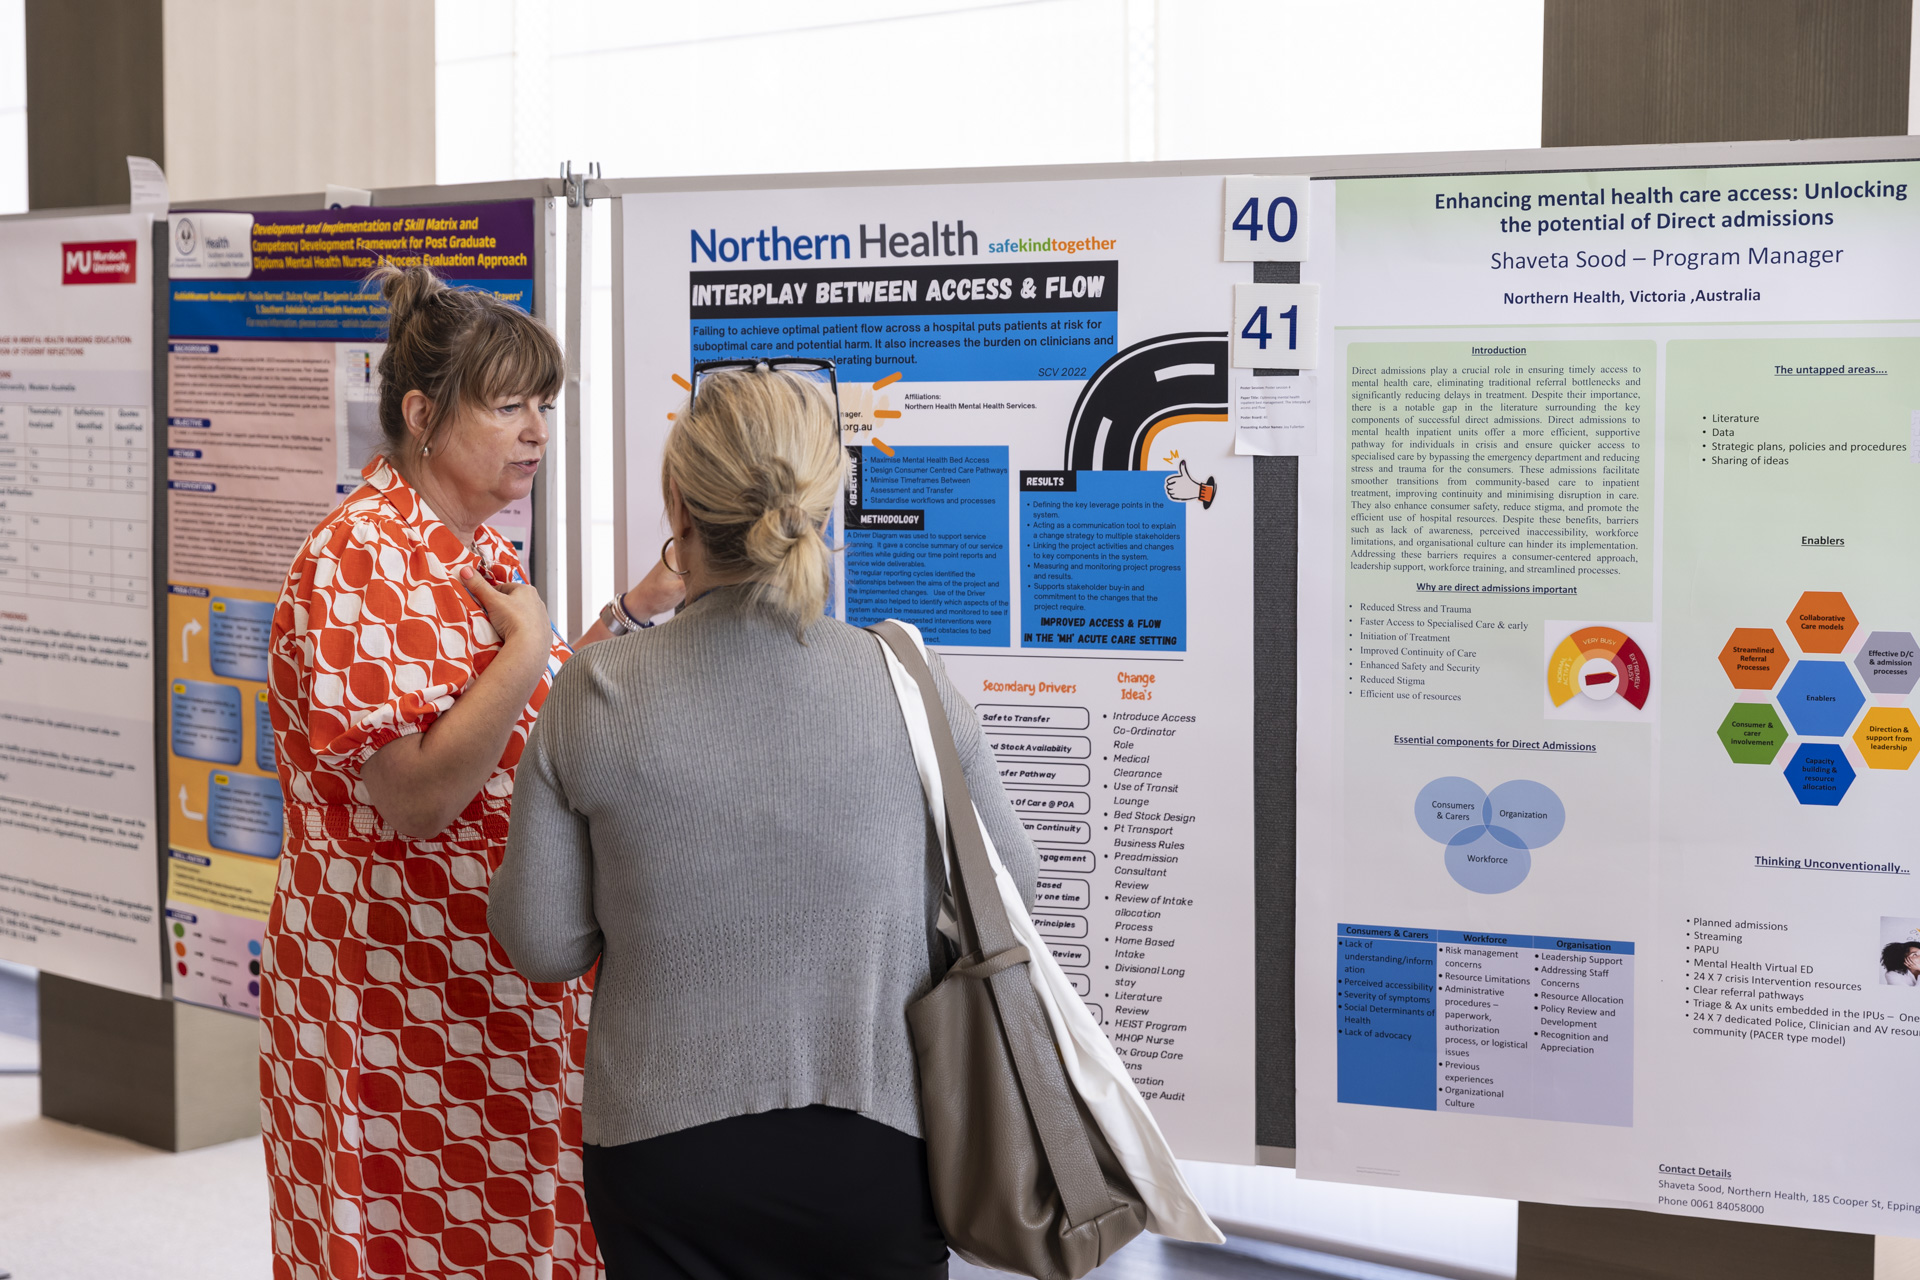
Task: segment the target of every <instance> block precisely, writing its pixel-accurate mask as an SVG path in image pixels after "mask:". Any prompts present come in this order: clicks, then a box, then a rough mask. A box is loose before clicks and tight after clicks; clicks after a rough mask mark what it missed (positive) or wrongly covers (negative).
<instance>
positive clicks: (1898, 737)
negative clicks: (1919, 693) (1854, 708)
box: [1853, 707, 1920, 769]
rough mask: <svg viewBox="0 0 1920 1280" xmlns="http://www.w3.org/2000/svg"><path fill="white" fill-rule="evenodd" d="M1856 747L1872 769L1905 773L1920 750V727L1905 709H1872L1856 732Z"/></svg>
mask: <svg viewBox="0 0 1920 1280" xmlns="http://www.w3.org/2000/svg"><path fill="white" fill-rule="evenodd" d="M1853 745H1854V746H1856V747H1859V748H1860V755H1861V757H1862V758H1863V759H1865V760H1866V762H1867V768H1869V769H1904V768H1906V767H1907V766H1908V765H1910V764H1912V763H1913V758H1914V754H1915V751H1916V750H1920V725H1917V724H1915V723H1914V720H1913V712H1911V711H1909V710H1907V709H1906V708H1905V707H1868V708H1867V713H1866V714H1865V715H1864V716H1862V717H1860V727H1859V728H1858V729H1855V730H1854V731H1853Z"/></svg>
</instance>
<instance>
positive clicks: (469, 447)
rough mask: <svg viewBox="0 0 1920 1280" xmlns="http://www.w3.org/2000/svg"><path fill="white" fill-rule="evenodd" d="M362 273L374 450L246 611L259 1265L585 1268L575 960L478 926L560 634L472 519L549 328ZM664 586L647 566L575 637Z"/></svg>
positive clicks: (434, 286)
mask: <svg viewBox="0 0 1920 1280" xmlns="http://www.w3.org/2000/svg"><path fill="white" fill-rule="evenodd" d="M380 275H381V283H382V290H383V292H384V294H385V295H386V298H387V303H388V308H389V338H388V346H387V350H386V353H385V355H383V356H382V358H381V362H380V375H381V379H382V387H381V400H380V420H381V428H382V430H383V433H384V436H385V453H384V456H382V457H380V458H377V459H375V460H374V461H373V462H372V463H370V464H369V465H368V467H367V469H366V471H365V473H364V474H365V476H366V483H365V484H363V485H362V486H361V487H360V488H359V489H358V490H357V491H356V492H355V493H354V494H353V495H352V496H351V497H349V498H348V499H347V500H346V501H345V502H344V503H343V504H341V506H340V507H339V508H337V509H336V510H335V511H334V512H333V514H331V515H330V516H328V517H327V519H326V520H324V521H323V522H322V523H321V524H320V527H319V528H317V529H315V530H314V531H313V533H312V534H311V535H310V536H309V537H308V539H307V541H306V544H305V545H304V546H303V547H302V549H301V551H300V554H299V556H298V558H296V560H295V561H294V564H293V567H292V569H291V571H290V572H289V574H288V577H287V585H286V587H285V589H284V590H283V591H282V592H281V596H280V602H279V606H278V608H277V609H276V610H275V612H274V620H273V636H272V642H271V654H272V660H271V675H270V682H271V699H272V700H271V704H270V710H271V714H272V718H273V730H274V745H275V747H276V749H277V751H278V752H279V756H278V759H279V764H280V785H281V790H282V792H283V794H284V795H285V797H286V843H285V846H284V849H283V851H282V854H281V859H280V877H279V883H278V886H277V889H276V892H275V894H274V902H273V911H272V915H271V918H270V919H269V922H268V925H267V935H266V942H265V947H264V957H263V965H262V969H263V973H262V978H263V980H262V983H261V993H260V1005H261V1038H260V1045H261V1055H260V1091H261V1103H262V1108H261V1111H262V1114H261V1126H262V1130H263V1134H264V1138H265V1141H266V1148H267V1173H268V1178H269V1180H270V1182H271V1186H272V1204H271V1216H272V1229H273V1252H274V1277H275V1280H347V1278H348V1277H353V1278H356V1280H357V1278H358V1277H363V1276H365V1277H373V1276H446V1277H456V1276H459V1277H473V1280H521V1278H522V1277H524V1278H526V1280H535V1278H537V1280H550V1278H551V1280H589V1278H591V1277H597V1276H599V1275H600V1274H601V1269H600V1261H599V1254H598V1251H597V1249H596V1248H595V1244H594V1239H593V1232H592V1228H591V1227H590V1226H589V1225H588V1223H587V1217H586V1209H585V1203H584V1201H583V1199H582V1195H581V1190H580V1081H581V1064H582V1060H583V1057H582V1055H583V1052H584V1046H585V1039H586V1015H587V1004H588V1000H589V997H588V994H587V992H588V988H587V985H586V984H585V983H584V982H575V983H529V982H526V981H525V980H523V979H522V978H520V977H519V976H518V975H517V974H515V973H514V971H513V968H512V965H511V964H510V963H509V962H508V960H507V957H506V954H505V952H503V951H502V950H501V949H500V947H499V946H498V945H497V944H496V943H495V942H494V941H493V939H492V937H491V936H490V935H489V934H488V932H487V885H488V881H489V879H490V878H491V876H492V874H493V871H494V869H495V868H496V867H498V866H499V864H500V860H501V856H502V854H503V852H504V849H505V843H506V838H507V818H508V812H509V807H510V805H511V803H512V796H513V772H514V767H515V765H516V764H518V762H519V759H520V752H521V749H522V748H523V747H524V745H525V743H526V738H527V734H528V733H529V732H530V731H531V729H532V727H533V721H534V718H535V716H537V715H538V714H539V710H540V705H541V703H542V701H543V700H544V699H545V697H546V693H547V688H548V684H549V682H550V680H551V679H552V676H553V673H554V672H556V671H557V670H558V669H559V667H560V664H561V663H562V662H564V661H565V660H566V658H567V657H568V655H569V653H570V650H569V648H568V646H567V645H566V644H564V643H563V642H562V641H561V640H560V639H559V637H558V636H557V635H555V634H554V633H553V631H552V629H551V627H550V626H549V624H548V620H547V612H546V607H545V605H544V604H543V603H542V602H541V599H540V597H539V596H538V595H537V594H535V592H534V591H533V589H532V588H531V587H530V586H527V585H526V584H525V578H524V575H523V574H522V573H521V572H520V565H519V561H518V559H517V557H516V556H515V554H514V550H513V547H512V545H511V544H510V543H509V542H507V541H506V539H504V538H502V537H501V536H500V535H499V534H498V533H496V532H495V531H494V530H492V529H490V528H488V527H487V526H486V525H485V524H484V523H483V522H484V521H485V520H487V519H489V518H490V517H492V516H493V515H494V514H495V513H496V512H498V511H499V510H500V509H501V508H502V507H504V506H506V505H507V504H508V503H510V502H513V501H516V500H518V499H521V498H524V497H526V496H527V494H528V493H529V492H530V490H531V489H532V486H533V479H534V474H535V472H536V471H537V470H538V468H539V465H540V461H541V457H542V454H543V453H544V451H545V447H546V441H547V427H546V423H545V420H544V418H543V416H542V415H543V413H544V411H545V409H546V407H547V406H546V405H545V403H544V402H545V401H546V400H548V399H549V398H550V397H552V396H553V394H554V393H555V392H557V391H558V390H559V386H560V382H561V377H562V365H561V358H560V350H559V347H558V345H557V344H556V343H555V342H554V340H553V337H552V335H551V334H550V333H548V332H547V330H546V329H545V328H544V327H542V326H541V325H540V324H539V323H538V322H537V321H535V320H534V319H533V318H532V317H530V316H528V315H527V314H526V313H524V312H522V311H519V310H517V309H516V308H513V307H511V306H509V305H507V304H505V303H502V302H499V301H498V300H496V299H494V298H493V297H492V296H491V295H489V294H486V293H482V292H480V291H477V290H467V289H453V288H449V287H447V286H446V285H444V284H442V283H441V282H440V281H439V280H438V279H436V278H435V277H434V276H433V274H432V273H431V272H430V271H428V270H426V269H424V268H411V269H408V270H405V271H402V270H400V269H398V268H394V267H390V266H389V267H384V268H383V269H382V271H381V273H380ZM679 595H680V589H679V582H678V580H677V579H676V578H674V577H673V576H672V575H671V574H668V573H667V572H666V571H665V569H664V567H663V566H656V568H655V570H654V572H653V573H651V574H649V576H648V578H647V579H646V580H645V581H643V582H642V583H641V584H640V585H639V586H637V587H635V588H634V589H633V590H632V591H629V592H627V593H625V595H623V596H622V597H621V598H619V599H618V600H616V601H614V602H611V603H610V604H609V605H608V606H607V608H606V609H605V610H603V611H602V621H601V622H600V623H598V624H596V625H595V626H594V628H593V629H592V630H590V631H589V632H588V633H587V634H586V635H584V636H582V637H581V641H580V642H581V643H590V642H592V641H594V640H599V639H604V638H605V637H606V636H608V635H609V634H614V633H616V632H617V631H619V630H625V629H627V628H628V627H631V626H634V625H644V624H643V623H636V622H635V619H636V618H641V619H643V618H647V617H651V616H652V615H653V614H655V613H658V612H662V611H664V610H666V609H668V608H671V607H672V606H673V604H674V603H675V602H676V601H677V600H678V598H679Z"/></svg>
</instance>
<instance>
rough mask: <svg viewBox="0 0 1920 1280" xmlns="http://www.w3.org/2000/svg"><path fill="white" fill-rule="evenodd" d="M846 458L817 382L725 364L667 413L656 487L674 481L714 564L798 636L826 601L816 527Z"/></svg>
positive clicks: (828, 510)
mask: <svg viewBox="0 0 1920 1280" xmlns="http://www.w3.org/2000/svg"><path fill="white" fill-rule="evenodd" d="M846 465H847V459H846V453H845V452H844V451H843V450H842V448H841V446H840V424H839V423H838V422H837V421H836V420H835V418H834V406H833V402H832V400H831V399H829V398H828V396H827V395H826V393H825V392H824V391H823V390H822V389H821V387H820V386H819V384H818V383H815V382H811V381H809V380H808V379H806V378H803V377H800V376H799V375H797V374H793V373H788V372H786V371H784V370H777V369H769V370H758V369H729V370H725V371H723V372H720V373H716V374H713V375H711V376H709V377H706V378H703V379H701V382H700V395H699V397H698V398H697V399H695V400H690V401H689V402H688V403H687V404H686V405H685V406H683V407H682V408H681V410H680V412H679V413H678V414H676V415H675V416H674V423H673V430H672V431H671V432H669V433H668V436H667V448H666V457H665V459H664V461H663V464H662V466H661V468H660V487H661V492H662V494H663V495H668V496H669V497H670V494H671V491H672V490H673V489H676V488H677V489H678V490H679V492H680V499H681V501H683V502H685V503H686V504H687V510H688V512H689V513H690V514H691V515H692V517H693V522H694V526H695V528H696V529H697V530H698V531H699V534H700V543H701V546H702V548H703V549H704V550H705V552H706V556H707V563H708V564H709V565H710V566H711V567H712V569H713V571H714V573H715V574H716V575H719V576H721V577H725V578H737V579H742V580H746V581H750V582H752V583H753V584H754V589H755V593H756V595H757V596H758V598H759V600H760V601H761V602H763V603H764V604H766V605H768V606H769V607H771V608H773V609H774V610H776V611H777V612H779V613H780V614H782V615H783V616H784V617H785V618H786V619H787V620H788V621H790V622H791V623H792V625H793V628H794V632H795V634H796V635H800V636H804V635H805V633H806V629H807V627H808V626H810V625H811V624H812V623H813V622H814V621H815V620H817V619H818V618H819V617H820V616H821V614H822V613H823V612H824V611H825V609H826V602H827V589H828V586H829V583H830V582H831V564H832V560H831V555H832V552H831V551H830V550H829V548H828V547H827V544H826V540H825V538H823V537H822V536H821V529H822V527H823V526H824V525H825V524H826V522H827V518H828V516H830V515H831V514H832V510H833V503H834V500H835V499H836V498H837V497H838V496H839V493H840V485H841V481H842V479H843V478H844V476H845V472H846Z"/></svg>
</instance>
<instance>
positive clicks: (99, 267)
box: [0, 214, 160, 996]
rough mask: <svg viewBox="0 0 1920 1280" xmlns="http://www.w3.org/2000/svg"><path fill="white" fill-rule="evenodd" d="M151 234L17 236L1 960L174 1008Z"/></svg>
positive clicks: (0, 350) (8, 454) (2, 436)
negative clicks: (163, 954) (164, 876)
mask: <svg viewBox="0 0 1920 1280" xmlns="http://www.w3.org/2000/svg"><path fill="white" fill-rule="evenodd" d="M151 228H152V219H151V218H150V217H148V216H147V215H144V214H140V215H121V216H105V217H84V218H44V219H20V220H15V221H8V222H6V223H4V224H0V279H3V280H5V281H6V282H7V283H6V288H5V290H4V291H0V957H5V958H6V959H8V960H12V961H17V962H19V963H21V964H28V965H33V966H35V967H37V968H40V969H45V970H47V971H48V972H50V973H57V974H61V975H64V976H66V977H69V978H76V979H79V980H81V981H85V982H91V983H95V984H97V985H99V986H104V987H112V988H115V989H116V990H120V991H127V992H132V993H134V994H137V995H143V996H158V995H159V994H160V968H159V964H158V962H157V959H156V955H157V950H158V939H159V923H158V916H159V902H158V889H159V885H158V879H157V877H156V875H155V867H156V866H157V863H158V854H159V850H158V847H157V845H158V835H157V831H156V825H155V814H154V781H155V779H154V733H153V681H154V679H155V670H154V661H153V605H154V602H153V598H152V586H153V550H152V548H153V540H152V535H153V456H154V435H153V308H154V292H153V291H154V264H153V260H152V259H153V241H152V238H151V234H150V233H151Z"/></svg>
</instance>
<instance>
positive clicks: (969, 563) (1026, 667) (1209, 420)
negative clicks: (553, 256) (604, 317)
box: [621, 177, 1254, 1162]
mask: <svg viewBox="0 0 1920 1280" xmlns="http://www.w3.org/2000/svg"><path fill="white" fill-rule="evenodd" d="M1221 202H1222V184H1221V180H1220V179H1219V178H1217V177H1215V178H1182V179H1155V180H1133V181H1083V182H1053V183H1041V182H1033V183H1004V184H983V185H950V186H893V187H887V186H880V187H870V188H835V189H795V190H778V191H736V192H707V193H683V194H658V195H646V196H628V197H626V198H625V199H624V201H623V205H624V208H623V211H622V222H621V235H622V245H621V252H622V262H623V277H622V288H623V298H624V310H623V313H622V320H623V333H624V344H625V345H624V351H623V352H622V355H623V358H624V361H625V388H626V390H625V405H624V409H625V413H626V439H625V446H626V450H627V464H626V465H627V471H626V474H625V477H624V478H625V484H626V492H627V493H628V494H629V495H631V497H630V503H629V507H628V510H627V511H626V513H625V519H626V524H625V529H626V537H627V551H628V555H629V557H630V559H631V563H632V564H633V565H634V566H635V569H636V571H637V569H638V566H641V565H644V564H646V563H648V562H650V561H651V560H652V559H653V558H654V556H655V555H656V554H657V553H658V552H657V549H658V547H659V545H660V540H661V539H662V538H663V537H665V536H666V534H665V530H664V526H663V522H662V521H661V519H660V506H659V500H658V497H657V495H658V493H659V467H660V450H661V446H662V442H663V441H664V439H665V436H666V432H667V429H668V427H669V426H670V421H669V416H670V415H671V414H673V413H674V412H675V411H676V410H677V409H678V408H679V406H680V404H681V402H682V401H683V400H684V399H685V397H686V394H687V392H686V387H687V379H688V374H689V371H690V368H691V366H692V365H693V364H694V363H695V362H698V361H703V360H712V359H726V358H737V357H749V356H778V355H794V356H813V357H825V358H830V359H832V360H833V361H835V362H836V365H837V371H838V379H839V391H840V403H841V410H842V418H843V428H844V431H843V437H844V442H845V444H846V447H847V451H848V454H849V457H850V462H851V466H850V480H849V485H848V491H847V496H846V503H845V508H844V513H843V517H844V524H845V547H846V550H845V553H844V559H843V561H842V572H841V583H840V599H839V601H838V604H837V607H838V610H839V612H840V615H841V616H843V617H845V618H846V619H847V620H848V621H849V622H852V623H854V624H855V625H867V624H870V623H873V622H877V621H879V620H881V619H884V618H899V619H903V620H905V621H909V622H912V623H914V624H915V625H917V626H918V627H920V628H921V630H922V632H923V634H924V635H925V636H926V638H927V640H928V642H929V643H930V644H931V645H932V646H933V647H934V648H935V649H936V650H937V651H938V652H939V653H940V655H941V657H942V658H943V659H944V661H945V663H946V667H947V670H948V672H949V673H950V674H951V676H952V677H953V679H954V681H955V682H956V684H957V685H958V686H959V688H960V690H961V692H962V693H963V694H965V695H966V696H967V697H968V698H969V699H971V701H972V702H973V703H974V705H975V707H976V708H977V710H978V712H979V715H980V719H981V722H982V724H983V725H984V726H985V728H986V732H987V742H988V744H989V746H990V747H991V749H992V751H993V753H994V756H995V758H996V760H997V761H998V762H999V770H1000V780H1001V782H1002V784H1003V785H1004V787H1005V788H1006V792H1007V795H1008V797H1009V799H1010V800H1011V801H1012V803H1013V806H1014V808H1015V809H1016V810H1017V811H1018V812H1019V813H1020V814H1021V816H1022V819H1023V820H1024V822H1025V823H1026V826H1027V829H1028V831H1029V832H1030V833H1031V834H1032V836H1033V840H1034V843H1035V845H1036V846H1037V847H1038V849H1039V854H1040V868H1041V869H1040V880H1039V892H1038V900H1037V903H1036V907H1035V910H1034V919H1035V924H1036V925H1037V927H1038V928H1039V930H1040V931H1041V932H1042V934H1044V935H1045V936H1046V937H1047V938H1048V939H1049V942H1050V945H1051V948H1052V951H1053V954H1054V956H1055V958H1056V959H1058V961H1059V962H1060V965H1061V967H1062V968H1063V969H1064V970H1065V972H1066V973H1067V974H1068V975H1070V977H1071V978H1072V980H1073V982H1074V984H1075V986H1076V987H1077V989H1078V990H1079V992H1080V994H1081V996H1082V998H1083V999H1084V1000H1085V1001H1086V1002H1087V1004H1088V1005H1089V1007H1090V1008H1091V1009H1092V1010H1093V1012H1094V1014H1095V1016H1096V1017H1097V1018H1098V1020H1099V1021H1100V1023H1101V1025H1102V1026H1103V1027H1104V1028H1105V1030H1106V1032H1107V1034H1108V1036H1109V1037H1110V1039H1111V1040H1112V1042H1113V1044H1114V1045H1115V1047H1116V1048H1117V1049H1118V1050H1119V1051H1120V1055H1121V1058H1122V1060H1123V1061H1124V1062H1125V1063H1126V1064H1127V1067H1128V1070H1129V1071H1130V1072H1131V1073H1132V1075H1133V1078H1134V1080H1135V1082H1136V1083H1137V1084H1138V1086H1139V1087H1140V1090H1141V1093H1142V1095H1143V1096H1144V1097H1145V1098H1146V1099H1147V1101H1148V1104H1149V1105H1150V1106H1151V1107H1152V1108H1153V1110H1154V1114H1155V1115H1156V1117H1157V1118H1158V1120H1159V1122H1160V1124H1161V1126H1162V1127H1163V1128H1164V1130H1165V1131H1166V1133H1167V1135H1168V1137H1169V1138H1170V1140H1171V1141H1172V1143H1173V1145H1174V1149H1175V1150H1176V1151H1177V1152H1179V1153H1180V1154H1181V1155H1184V1156H1189V1157H1195V1158H1202V1159H1213V1160H1231V1161H1242V1162H1250V1161H1251V1160H1252V1159H1253V1155H1254V1150H1253V1148H1254V1134H1253V1109H1254V1024H1253V990H1254V965H1253V954H1254V952H1253V937H1254V915H1253V793H1252V783H1253V778H1252V772H1253V770H1252V748H1253V734H1254V725H1253V719H1252V713H1251V708H1250V705H1249V702H1250V700H1249V698H1248V694H1247V691H1248V689H1249V688H1250V687H1251V684H1252V673H1253V645H1252V641H1253V636H1252V628H1253V608H1252V600H1251V587H1252V578H1253V565H1252V530H1253V468H1252V465H1251V462H1250V461H1249V460H1248V459H1247V458H1244V457H1239V456H1236V455H1235V454H1234V437H1233V429H1232V425H1231V423H1230V421H1229V399H1228V385H1229V377H1228V365H1229V352H1228V337H1227V329H1228V325H1229V323H1230V321H1231V319H1232V307H1233V286H1234V285H1235V284H1236V283H1244V282H1246V281H1249V280H1250V279H1251V278H1252V267H1251V265H1250V264H1247V263H1225V262H1223V261H1222V260H1221V259H1222V250H1221V225H1222V223H1221V216H1222V215H1221V209H1222V203H1221Z"/></svg>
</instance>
